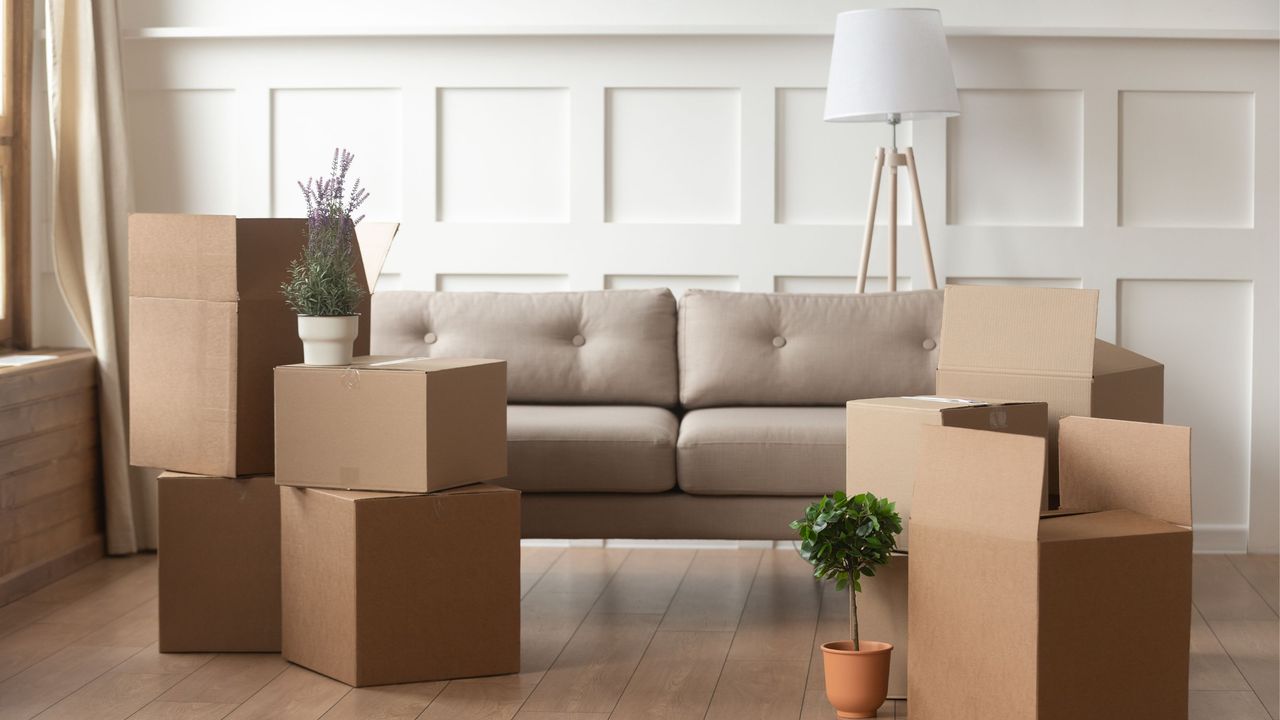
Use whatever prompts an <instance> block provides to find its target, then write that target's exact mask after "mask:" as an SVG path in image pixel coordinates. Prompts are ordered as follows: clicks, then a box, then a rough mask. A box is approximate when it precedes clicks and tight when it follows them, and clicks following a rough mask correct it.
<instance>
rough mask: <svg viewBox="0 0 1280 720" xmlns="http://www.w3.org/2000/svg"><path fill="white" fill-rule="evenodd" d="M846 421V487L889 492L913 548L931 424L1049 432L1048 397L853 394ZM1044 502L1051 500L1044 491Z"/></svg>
mask: <svg viewBox="0 0 1280 720" xmlns="http://www.w3.org/2000/svg"><path fill="white" fill-rule="evenodd" d="M846 412H847V415H846V423H845V433H846V443H845V492H846V493H848V494H850V495H856V494H858V493H861V492H867V491H870V492H872V493H874V494H875V495H876V497H883V498H889V499H890V500H892V501H893V502H894V503H895V505H896V508H897V511H898V514H899V515H901V516H902V534H901V535H899V536H898V549H899V550H903V551H909V550H910V547H909V542H910V536H911V522H910V516H911V497H912V488H913V487H914V485H915V482H916V471H917V465H918V463H919V459H920V433H921V428H922V427H924V426H926V425H944V426H947V427H967V428H972V429H974V430H994V431H996V432H1011V433H1017V434H1019V435H1034V436H1037V437H1044V436H1045V432H1046V423H1047V411H1046V409H1045V403H1043V402H1017V401H1009V400H989V399H972V398H946V397H939V396H925V395H920V396H915V397H890V398H871V399H866V400H853V401H851V402H849V403H848V406H847V411H846ZM1043 507H1045V508H1046V509H1047V508H1048V507H1049V506H1048V494H1047V493H1046V494H1045V497H1044V502H1043Z"/></svg>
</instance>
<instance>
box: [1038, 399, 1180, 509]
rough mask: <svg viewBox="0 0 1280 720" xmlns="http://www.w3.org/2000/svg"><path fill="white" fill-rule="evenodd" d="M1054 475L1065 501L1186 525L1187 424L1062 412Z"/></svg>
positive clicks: (1065, 505) (1072, 504)
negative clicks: (1070, 414)
mask: <svg viewBox="0 0 1280 720" xmlns="http://www.w3.org/2000/svg"><path fill="white" fill-rule="evenodd" d="M1058 476H1059V478H1060V482H1061V498H1062V505H1063V506H1064V507H1070V508H1078V509H1081V510H1117V509H1124V510H1132V511H1134V512H1138V513H1142V514H1144V515H1149V516H1151V517H1153V518H1159V519H1161V520H1164V521H1165V522H1169V523H1173V524H1175V525H1184V526H1190V525H1191V428H1188V427H1183V426H1181V425H1156V424H1153V423H1140V422H1130V421H1127V420H1105V419H1101V418H1088V417H1074V416H1073V417H1065V418H1063V419H1062V421H1061V422H1060V423H1059V426H1058Z"/></svg>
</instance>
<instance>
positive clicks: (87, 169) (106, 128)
mask: <svg viewBox="0 0 1280 720" xmlns="http://www.w3.org/2000/svg"><path fill="white" fill-rule="evenodd" d="M45 24H46V26H47V29H48V40H47V42H46V45H45V47H46V50H47V58H46V61H47V71H48V74H47V79H48V89H49V122H50V144H51V148H52V151H53V156H52V161H53V166H52V167H53V172H52V176H53V192H52V212H53V257H54V268H55V270H56V271H57V277H58V286H59V287H60V288H61V290H62V295H63V297H64V298H65V299H66V302H67V306H68V307H69V308H70V310H71V315H72V317H73V318H75V321H76V325H77V326H79V328H80V332H81V334H83V335H84V337H85V340H86V341H87V342H88V344H89V347H90V348H91V349H92V350H93V352H94V354H95V355H97V357H98V381H99V403H98V406H99V416H100V420H101V433H102V471H103V482H104V485H105V497H106V535H107V552H109V553H112V554H122V553H131V552H136V551H137V550H139V549H140V548H146V547H154V546H155V541H154V522H152V521H151V517H152V516H153V513H151V512H149V505H150V503H148V502H146V497H147V493H146V492H145V491H144V485H143V484H144V483H145V482H146V478H145V477H144V476H142V475H140V474H138V473H137V472H136V471H133V472H134V473H135V476H134V477H131V469H130V468H129V460H128V452H127V448H128V435H127V433H128V426H127V424H126V421H125V419H126V417H127V409H126V400H127V397H128V394H127V393H126V392H125V381H126V378H127V377H128V374H127V372H126V367H127V364H126V363H127V357H126V351H127V343H126V342H125V338H126V337H127V334H126V333H127V330H128V319H127V317H126V313H127V312H128V302H127V297H126V296H127V269H128V231H127V223H128V210H129V203H130V193H129V176H128V172H127V167H126V158H127V153H126V151H125V127H124V106H123V96H124V89H123V82H122V74H121V67H120V46H119V37H120V36H119V23H118V22H117V20H116V4H115V0H46V1H45Z"/></svg>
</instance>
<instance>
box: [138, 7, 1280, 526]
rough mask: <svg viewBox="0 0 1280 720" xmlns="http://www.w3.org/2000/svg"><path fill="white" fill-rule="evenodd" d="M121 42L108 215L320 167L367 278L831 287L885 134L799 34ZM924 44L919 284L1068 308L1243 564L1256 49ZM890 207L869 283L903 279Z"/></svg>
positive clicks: (910, 239)
mask: <svg viewBox="0 0 1280 720" xmlns="http://www.w3.org/2000/svg"><path fill="white" fill-rule="evenodd" d="M752 7H753V8H755V10H753V12H756V11H758V12H762V13H763V12H767V10H766V9H765V6H763V5H761V6H759V7H757V6H755V5H753V6H752ZM966 7H967V6H966ZM975 7H976V6H975ZM1180 7H1181V6H1180ZM1183 9H1184V10H1185V8H1183ZM134 35H135V38H134V39H131V40H128V41H127V42H126V44H125V63H126V85H127V88H128V91H129V102H130V114H129V117H130V131H131V134H132V137H131V140H132V141H133V154H132V157H133V160H134V171H135V177H136V178H137V188H136V189H137V206H138V209H139V210H150V211H202V212H236V213H238V214H241V215H245V216H253V215H267V214H296V213H298V212H300V207H301V205H300V198H299V196H298V193H297V189H296V186H295V185H294V183H295V181H296V180H298V179H305V178H307V177H308V176H311V175H318V174H320V173H322V172H324V171H325V170H326V168H327V166H328V159H329V155H330V153H331V152H332V148H333V147H334V146H337V145H341V146H344V147H348V148H350V149H351V150H353V151H354V152H355V153H356V155H357V158H358V159H357V163H356V167H355V172H356V174H357V175H359V176H360V177H362V178H363V179H364V181H365V183H366V184H367V186H368V187H369V189H370V191H371V192H372V196H371V199H370V202H369V206H368V212H369V215H370V217H371V218H373V219H378V220H399V221H401V222H402V223H403V227H402V230H401V235H400V240H399V241H398V244H397V246H396V248H395V250H394V251H393V253H392V256H391V258H390V260H389V262H388V265H387V267H386V268H385V274H384V276H383V279H382V281H381V282H380V284H379V287H380V288H384V289H385V288H406V289H407V288H423V289H431V288H436V289H442V290H495V289H506V290H524V291H543V290H564V289H595V288H624V287H648V286H655V285H665V286H668V287H671V288H672V289H673V290H675V291H677V292H681V291H683V290H685V289H688V288H714V289H723V290H743V291H779V292H845V291H849V290H851V289H852V285H853V282H852V276H853V275H854V272H855V269H856V264H857V252H858V243H859V241H860V238H861V235H862V227H861V225H862V223H863V218H864V217H865V208H866V203H867V194H868V191H869V186H870V185H869V180H870V161H871V156H872V153H873V152H874V148H875V147H876V146H877V145H878V144H882V143H885V142H887V139H888V130H887V128H885V127H883V126H874V125H831V124H826V123H823V122H822V120H821V106H822V90H821V88H822V87H823V85H824V83H825V80H826V69H827V68H826V65H827V54H828V51H829V45H830V40H829V38H828V37H826V36H823V35H821V34H790V33H787V32H777V31H760V32H756V33H752V34H735V33H732V32H727V33H726V32H721V33H716V34H710V33H709V34H704V35H694V34H684V33H680V32H674V31H673V32H672V33H671V34H666V33H662V32H654V31H652V29H649V30H646V31H644V32H636V33H633V34H625V33H623V34H617V33H611V34H597V32H593V31H587V30H576V31H574V32H564V33H557V34H531V35H526V34H522V33H520V32H518V31H508V32H504V33H501V34H484V33H475V34H432V33H430V32H423V33H414V32H408V33H405V34H404V35H382V34H375V35H372V36H347V37H344V36H339V37H332V36H329V37H324V38H322V39H314V38H313V39H307V38H305V37H302V38H296V37H278V36H273V35H272V34H271V33H265V34H263V35H261V36H252V35H251V36H249V37H239V38H219V37H188V38H182V37H179V38H173V39H156V36H157V35H163V33H155V32H153V33H148V32H137V33H134ZM952 51H953V55H954V59H955V66H956V76H957V81H958V83H959V85H960V86H961V88H962V93H961V98H962V107H963V111H964V114H963V115H962V116H961V117H959V118H956V119H953V120H950V121H932V122H921V123H918V124H916V125H915V126H914V127H912V126H911V125H910V124H907V125H904V126H903V127H902V128H901V129H900V132H899V138H900V141H901V142H903V143H904V144H905V143H906V142H911V143H913V144H914V145H915V148H916V154H917V158H918V161H919V164H920V169H921V179H922V184H923V191H924V196H925V207H926V210H927V211H928V218H929V220H930V230H931V232H932V234H933V236H934V247H935V253H936V257H937V259H938V264H939V273H938V275H939V277H940V278H948V280H949V281H950V282H955V283H984V284H995V283H1010V284H1019V285H1034V286H1050V287H1087V288H1097V289H1099V290H1100V291H1101V294H1102V307H1101V314H1100V318H1099V334H1100V336H1102V337H1104V338H1107V339H1112V338H1114V339H1117V340H1118V341H1119V342H1120V343H1122V344H1124V345H1127V346H1129V347H1132V348H1134V349H1136V350H1138V351H1140V352H1144V353H1147V354H1150V355H1152V356H1153V357H1156V358H1158V359H1160V360H1162V361H1164V362H1165V363H1166V364H1167V367H1168V371H1167V372H1168V381H1167V387H1168V417H1169V419H1170V421H1174V422H1182V423H1187V424H1191V425H1192V426H1194V427H1195V436H1194V437H1195V441H1194V442H1195V457H1196V480H1195V482H1196V487H1195V500H1196V524H1197V528H1198V529H1199V530H1200V531H1201V532H1200V533H1199V535H1198V542H1199V543H1200V546H1201V547H1202V548H1218V549H1236V550H1242V549H1244V547H1245V545H1246V542H1247V543H1248V544H1249V545H1250V546H1251V547H1252V548H1254V549H1257V550H1267V549H1270V550H1275V549H1276V547H1277V533H1278V531H1277V520H1276V508H1277V506H1278V505H1280V493H1278V489H1277V485H1278V483H1277V473H1278V469H1277V468H1278V465H1280V463H1278V455H1277V435H1278V429H1277V428H1278V426H1277V395H1278V394H1280V390H1278V388H1277V380H1276V374H1277V366H1278V364H1280V359H1278V358H1280V356H1278V354H1277V328H1278V326H1280V314H1278V313H1277V303H1278V299H1277V298H1278V296H1277V265H1278V262H1280V256H1278V255H1277V228H1278V223H1277V208H1276V205H1277V194H1278V193H1280V183H1278V182H1277V155H1278V154H1280V151H1278V148H1277V127H1278V125H1277V86H1278V85H1280V78H1278V77H1277V44H1276V42H1275V41H1273V40H1195V39H1163V40H1162V39H1123V38H1112V39H1101V38H1093V39H1091V38H1070V37H1058V38H1046V37H997V36H981V35H971V36H964V37H953V38H952ZM886 186H887V183H886ZM885 190H886V191H887V187H886V188H885ZM900 197H901V199H902V202H901V206H902V207H901V218H902V221H903V223H904V228H903V232H902V235H901V237H900V246H901V249H902V258H901V260H900V262H899V266H898V269H899V273H900V274H901V275H902V277H901V278H900V279H899V287H908V288H909V287H915V288H922V287H926V286H927V279H926V277H925V275H924V274H923V273H922V269H921V267H920V265H919V262H918V260H919V248H918V245H917V242H916V239H915V233H914V228H913V227H912V226H911V225H910V223H911V211H912V208H911V206H910V203H909V195H908V194H907V193H905V192H904V193H902V194H901V196H900ZM881 208H882V210H881V215H882V217H881V221H883V219H884V218H883V213H884V212H885V211H886V210H885V209H886V208H887V203H885V202H882V203H881ZM882 235H883V230H881V231H880V237H878V244H877V246H876V249H875V252H873V254H872V269H873V275H878V276H879V277H878V278H876V277H873V278H872V279H871V282H870V283H869V285H870V287H871V288H872V289H880V288H883V287H884V277H883V275H884V268H885V267H886V264H887V259H886V256H885V254H884V244H883V241H882Z"/></svg>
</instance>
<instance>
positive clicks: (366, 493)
mask: <svg viewBox="0 0 1280 720" xmlns="http://www.w3.org/2000/svg"><path fill="white" fill-rule="evenodd" d="M296 490H297V491H299V492H310V493H319V494H321V495H326V496H328V497H332V498H336V499H338V500H343V501H346V502H363V501H366V500H385V499H388V498H404V497H435V496H437V495H485V494H489V493H516V494H519V492H520V491H519V490H515V489H512V488H505V487H499V486H497V485H487V484H485V483H474V484H472V485H462V486H460V487H454V488H448V489H447V490H437V491H436V492H432V493H419V492H374V491H370V490H337V489H334V488H296Z"/></svg>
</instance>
